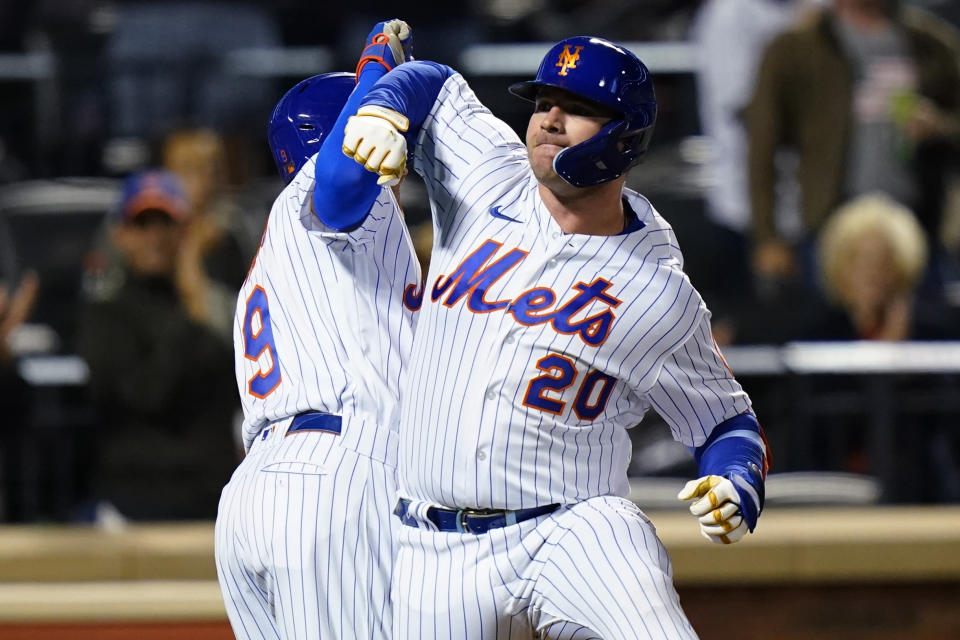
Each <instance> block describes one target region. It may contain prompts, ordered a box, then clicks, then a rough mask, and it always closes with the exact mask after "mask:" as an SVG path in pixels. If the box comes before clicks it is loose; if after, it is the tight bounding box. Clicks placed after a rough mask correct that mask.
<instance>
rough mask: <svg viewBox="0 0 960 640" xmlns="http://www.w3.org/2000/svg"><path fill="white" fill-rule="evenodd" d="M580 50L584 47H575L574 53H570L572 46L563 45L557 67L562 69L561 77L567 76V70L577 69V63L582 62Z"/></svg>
mask: <svg viewBox="0 0 960 640" xmlns="http://www.w3.org/2000/svg"><path fill="white" fill-rule="evenodd" d="M580 49H583V47H582V46H579V47H574V48H573V53H570V45H568V44H565V45H563V51H561V52H560V59H559V60H557V64H556V65H554V66H556V67H560V73H559V75H561V76H565V75H567V69H576V68H577V62H579V61H580Z"/></svg>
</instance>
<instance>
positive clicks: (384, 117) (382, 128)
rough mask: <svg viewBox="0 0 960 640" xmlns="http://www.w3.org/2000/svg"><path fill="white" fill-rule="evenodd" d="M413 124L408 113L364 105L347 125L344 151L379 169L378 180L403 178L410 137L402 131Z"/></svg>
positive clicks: (392, 181)
mask: <svg viewBox="0 0 960 640" xmlns="http://www.w3.org/2000/svg"><path fill="white" fill-rule="evenodd" d="M409 126H410V122H409V121H408V120H407V117H406V116H404V115H403V114H401V113H397V112H396V111H394V110H393V109H388V108H386V107H380V106H377V105H367V106H365V107H360V109H359V110H358V111H357V114H356V115H354V116H350V119H349V120H347V126H345V127H344V128H343V153H344V154H345V155H346V156H347V157H350V158H353V159H354V160H356V161H357V162H359V163H360V164H362V165H363V166H364V167H365V168H366V169H367V170H368V171H373V172H374V173H379V174H380V178H379V179H378V180H377V184H379V185H381V186H389V187H392V186H393V185H395V184H397V183H399V182H400V179H401V178H402V177H403V174H404V172H405V170H406V165H407V141H406V140H405V139H404V137H403V134H402V132H404V131H406V130H407V128H408V127H409Z"/></svg>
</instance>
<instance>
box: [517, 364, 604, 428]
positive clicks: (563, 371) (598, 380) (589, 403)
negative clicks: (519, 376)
mask: <svg viewBox="0 0 960 640" xmlns="http://www.w3.org/2000/svg"><path fill="white" fill-rule="evenodd" d="M537 369H539V370H540V371H543V372H544V373H543V375H539V376H537V377H536V378H534V379H533V380H531V381H530V384H528V385H527V394H526V395H525V396H524V398H523V404H525V405H526V406H528V407H531V408H533V409H539V410H540V411H546V412H547V413H552V414H554V415H560V414H561V413H563V409H564V407H565V406H566V402H564V401H561V400H556V399H554V398H550V397H547V396H545V395H544V393H545V392H547V391H553V392H557V393H563V392H564V391H565V390H567V389H568V388H570V387H571V386H573V383H574V382H576V381H577V368H576V367H575V366H574V364H573V361H572V360H570V359H569V358H566V357H564V356H561V355H560V354H557V353H551V354H548V355H546V356H544V357H542V358H540V360H539V361H537ZM616 381H617V379H616V378H614V377H613V376H608V375H607V374H605V373H603V372H602V371H597V370H595V369H594V370H592V371H590V372H589V373H587V375H586V376H584V378H583V382H582V383H580V388H579V389H578V390H577V397H576V398H575V399H574V401H573V411H574V413H576V414H577V417H578V418H580V419H581V420H595V419H596V417H597V416H599V415H600V414H601V413H603V410H604V409H605V408H606V406H607V400H609V399H610V392H611V391H612V390H613V384H614V383H615V382H616ZM598 387H599V390H598Z"/></svg>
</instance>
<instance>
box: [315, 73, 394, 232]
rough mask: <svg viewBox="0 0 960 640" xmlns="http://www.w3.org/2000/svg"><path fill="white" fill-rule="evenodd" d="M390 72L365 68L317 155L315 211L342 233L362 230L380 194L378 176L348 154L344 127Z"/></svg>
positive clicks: (319, 216)
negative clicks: (373, 88) (345, 149)
mask: <svg viewBox="0 0 960 640" xmlns="http://www.w3.org/2000/svg"><path fill="white" fill-rule="evenodd" d="M386 73H387V70H386V69H384V68H383V67H382V66H381V65H379V64H367V65H365V66H364V67H363V70H362V71H361V72H360V77H359V78H358V79H357V86H356V88H355V89H354V90H353V92H352V93H351V94H350V97H349V98H347V103H346V104H345V105H344V107H343V109H342V110H341V111H340V116H339V117H338V118H337V121H336V123H335V124H334V126H333V129H332V130H331V131H330V133H329V134H328V135H327V137H326V139H325V140H324V141H323V144H322V145H320V151H318V152H317V164H316V168H315V170H314V178H315V179H316V186H315V187H314V189H313V210H314V212H315V213H316V215H317V217H318V218H319V219H320V221H321V222H323V224H325V225H327V226H328V227H331V228H333V229H336V230H338V231H350V230H352V229H355V228H356V227H358V226H359V225H360V224H361V223H362V222H363V220H364V219H365V218H366V217H367V214H368V213H369V212H370V208H371V207H372V206H373V203H374V202H375V201H376V199H377V196H378V195H380V190H381V187H380V185H378V184H377V178H378V176H377V174H375V173H373V172H371V171H367V170H366V169H364V168H363V165H360V164H358V163H357V162H355V161H354V160H353V158H348V157H347V156H346V155H344V153H343V128H344V127H345V126H346V124H347V120H348V119H349V117H350V116H351V115H353V114H354V113H356V112H357V109H359V108H360V101H361V100H363V98H364V97H366V95H367V92H368V91H369V90H370V88H371V87H373V86H374V84H375V83H376V82H377V80H379V79H380V78H382V77H383V76H384V75H386Z"/></svg>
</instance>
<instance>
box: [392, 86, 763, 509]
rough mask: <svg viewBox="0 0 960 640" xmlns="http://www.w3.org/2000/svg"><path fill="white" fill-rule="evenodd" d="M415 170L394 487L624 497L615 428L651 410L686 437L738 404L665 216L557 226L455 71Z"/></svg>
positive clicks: (623, 437) (740, 399) (698, 436)
mask: <svg viewBox="0 0 960 640" xmlns="http://www.w3.org/2000/svg"><path fill="white" fill-rule="evenodd" d="M415 167H416V170H417V171H418V173H420V174H421V175H423V177H424V180H425V182H426V184H427V189H428V193H429V195H430V201H431V206H432V208H433V215H434V234H435V236H434V237H435V239H434V249H433V254H432V258H431V266H430V273H429V276H428V277H427V279H426V286H425V290H424V291H423V294H424V297H423V308H422V311H421V316H420V318H419V320H418V322H419V327H418V332H417V335H416V336H415V339H414V346H413V352H412V355H411V366H410V372H411V380H410V384H409V387H408V390H409V397H410V398H415V399H416V400H415V401H410V402H405V403H404V405H403V407H402V409H401V411H402V419H401V438H400V447H401V449H400V467H399V469H400V482H401V492H402V493H405V494H407V495H408V496H410V497H411V498H414V499H420V500H425V501H429V502H433V503H438V504H441V505H446V506H452V507H481V508H483V507H487V508H506V509H519V508H527V507H532V506H534V505H543V504H549V503H573V502H578V501H581V500H584V499H586V498H589V497H592V496H598V495H607V494H613V495H621V496H624V495H626V494H627V492H628V489H629V487H628V482H627V476H626V469H627V465H628V462H629V456H630V442H629V438H628V435H627V432H626V429H627V428H629V427H631V426H634V425H635V424H637V423H638V422H639V421H640V420H641V419H642V417H643V415H644V413H645V412H646V411H647V409H649V408H650V407H653V408H654V409H655V410H656V411H657V412H658V413H659V414H660V415H661V416H662V417H663V418H664V419H665V420H666V421H667V423H668V424H669V425H670V428H671V430H672V432H673V436H674V437H675V438H676V439H677V440H679V441H680V442H682V443H684V444H686V445H689V446H696V445H699V444H701V443H703V442H704V441H705V439H706V438H707V436H708V435H709V433H710V431H711V430H712V429H713V427H714V426H715V425H717V424H718V423H720V422H722V421H724V420H726V419H729V418H731V417H733V416H735V415H737V414H739V413H742V412H745V411H748V410H749V409H750V401H749V398H748V397H747V395H746V394H745V393H744V391H743V390H742V389H741V387H740V385H739V384H738V383H737V382H736V380H734V379H733V376H732V375H731V374H730V372H729V370H728V369H727V367H726V365H725V363H724V362H723V359H722V357H721V356H720V354H719V352H718V351H717V349H716V346H715V344H714V342H713V339H712V336H711V332H710V326H709V317H710V313H709V311H708V310H707V308H706V307H705V305H704V303H703V301H702V299H701V298H700V296H699V294H698V293H697V292H696V291H695V289H694V288H693V286H692V284H691V283H690V281H689V279H688V278H687V276H686V275H685V274H684V273H683V271H682V264H683V262H682V256H681V253H680V250H679V248H678V246H677V241H676V238H675V236H674V234H673V231H672V229H671V228H670V226H669V224H668V223H667V222H666V221H665V220H664V219H663V218H662V217H660V215H659V214H658V213H657V212H656V211H655V210H654V208H653V206H651V204H650V203H649V202H648V201H647V200H646V199H645V198H643V197H642V196H640V195H639V194H636V193H634V192H632V191H629V190H627V191H625V192H624V196H625V198H626V199H627V201H628V202H629V205H630V207H631V208H632V209H633V211H634V212H635V213H636V214H637V216H638V218H639V220H640V222H641V223H642V225H643V226H642V228H640V229H639V230H635V231H632V232H630V233H626V234H621V235H616V236H588V235H575V234H565V233H563V232H562V231H561V229H560V227H559V226H558V225H557V223H556V221H554V219H553V218H552V216H551V215H550V213H549V211H548V210H547V209H546V207H545V206H544V204H543V203H542V201H541V199H540V197H539V195H538V192H537V181H536V179H535V177H534V175H533V173H532V171H531V170H530V168H529V163H528V162H527V155H526V149H525V147H524V145H523V144H522V142H521V141H520V140H519V139H518V138H517V136H516V134H515V133H514V132H513V131H512V130H511V129H510V128H509V127H508V126H507V125H506V124H505V123H503V122H502V121H500V120H498V119H496V118H495V117H494V116H493V115H492V114H491V113H490V112H489V111H488V110H487V109H486V107H484V106H483V105H482V104H481V103H480V102H479V101H478V100H477V98H476V97H475V96H474V94H473V92H472V90H471V89H470V88H469V87H468V86H467V84H466V82H465V81H464V80H463V78H462V77H461V76H460V75H458V74H455V75H453V76H451V77H450V78H449V79H448V80H447V81H446V83H445V85H444V87H443V89H442V90H441V92H440V95H439V97H438V99H437V101H436V103H435V104H434V105H433V108H432V110H431V112H430V115H429V116H428V118H427V120H426V122H425V123H424V126H423V128H422V130H421V132H420V135H419V138H418V141H417V148H416V160H415Z"/></svg>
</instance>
